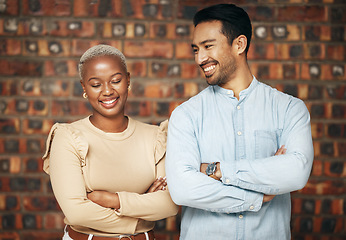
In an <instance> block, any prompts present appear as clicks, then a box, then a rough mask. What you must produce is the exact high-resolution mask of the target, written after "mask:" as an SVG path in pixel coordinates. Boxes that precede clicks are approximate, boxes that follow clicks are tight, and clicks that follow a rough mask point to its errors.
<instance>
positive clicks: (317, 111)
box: [310, 104, 325, 118]
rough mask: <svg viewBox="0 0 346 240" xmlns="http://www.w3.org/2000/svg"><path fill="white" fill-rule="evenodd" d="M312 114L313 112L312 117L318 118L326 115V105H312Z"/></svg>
mask: <svg viewBox="0 0 346 240" xmlns="http://www.w3.org/2000/svg"><path fill="white" fill-rule="evenodd" d="M310 114H311V117H316V118H321V117H324V114H325V108H324V105H319V104H318V105H317V104H314V105H312V106H311V111H310Z"/></svg>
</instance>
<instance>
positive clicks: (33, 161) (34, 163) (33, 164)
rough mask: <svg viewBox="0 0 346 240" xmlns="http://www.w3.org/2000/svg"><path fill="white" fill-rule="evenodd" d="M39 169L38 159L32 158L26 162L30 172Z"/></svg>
mask: <svg viewBox="0 0 346 240" xmlns="http://www.w3.org/2000/svg"><path fill="white" fill-rule="evenodd" d="M38 169H39V167H38V161H37V159H34V158H30V159H28V161H27V162H26V170H27V171H29V172H36V171H37V170H38Z"/></svg>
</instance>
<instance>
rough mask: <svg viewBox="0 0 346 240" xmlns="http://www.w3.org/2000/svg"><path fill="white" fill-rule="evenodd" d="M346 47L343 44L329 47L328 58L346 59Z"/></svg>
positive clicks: (335, 59)
mask: <svg viewBox="0 0 346 240" xmlns="http://www.w3.org/2000/svg"><path fill="white" fill-rule="evenodd" d="M345 53H346V48H345V47H344V46H342V45H334V46H328V47H327V55H326V59H329V60H334V61H337V60H339V61H344V60H346V54H345Z"/></svg>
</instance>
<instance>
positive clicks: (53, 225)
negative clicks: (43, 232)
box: [43, 213, 65, 232]
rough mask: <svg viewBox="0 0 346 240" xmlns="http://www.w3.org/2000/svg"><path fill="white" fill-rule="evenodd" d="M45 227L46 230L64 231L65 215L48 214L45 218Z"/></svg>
mask: <svg viewBox="0 0 346 240" xmlns="http://www.w3.org/2000/svg"><path fill="white" fill-rule="evenodd" d="M43 222H44V227H45V229H57V230H61V232H62V229H64V227H65V223H64V215H63V214H62V213H48V214H46V215H45V216H44V220H43Z"/></svg>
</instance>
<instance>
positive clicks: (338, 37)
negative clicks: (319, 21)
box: [331, 27, 345, 42]
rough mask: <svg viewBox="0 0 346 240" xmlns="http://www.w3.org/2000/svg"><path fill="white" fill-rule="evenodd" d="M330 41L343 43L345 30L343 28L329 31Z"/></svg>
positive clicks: (333, 28) (334, 28)
mask: <svg viewBox="0 0 346 240" xmlns="http://www.w3.org/2000/svg"><path fill="white" fill-rule="evenodd" d="M331 31H332V33H331V39H332V41H339V42H343V41H344V35H345V29H344V27H332V29H331Z"/></svg>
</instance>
